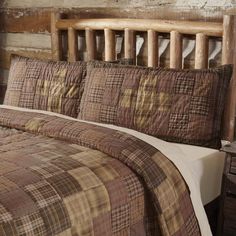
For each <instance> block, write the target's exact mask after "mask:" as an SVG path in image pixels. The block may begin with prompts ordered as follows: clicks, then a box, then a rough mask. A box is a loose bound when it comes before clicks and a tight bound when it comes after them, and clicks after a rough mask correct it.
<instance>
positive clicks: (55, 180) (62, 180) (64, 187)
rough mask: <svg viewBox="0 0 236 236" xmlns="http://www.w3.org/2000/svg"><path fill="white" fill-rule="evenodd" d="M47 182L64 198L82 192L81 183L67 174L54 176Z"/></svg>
mask: <svg viewBox="0 0 236 236" xmlns="http://www.w3.org/2000/svg"><path fill="white" fill-rule="evenodd" d="M47 181H48V182H49V183H50V184H51V185H52V186H53V188H54V189H56V191H57V193H58V194H59V195H60V196H61V197H62V198H64V197H67V196H69V195H72V194H73V193H77V192H79V191H81V190H82V189H81V186H80V185H79V183H78V182H77V181H76V180H75V179H74V177H72V176H71V175H70V174H68V173H67V172H64V173H61V174H58V175H54V176H52V177H50V178H48V179H47Z"/></svg>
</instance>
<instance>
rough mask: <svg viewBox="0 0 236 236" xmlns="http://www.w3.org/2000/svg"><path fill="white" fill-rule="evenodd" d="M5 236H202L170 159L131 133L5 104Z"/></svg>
mask: <svg viewBox="0 0 236 236" xmlns="http://www.w3.org/2000/svg"><path fill="white" fill-rule="evenodd" d="M0 163H1V165H0V235H7V236H8V235H17V236H19V235H35V236H38V235H60V236H64V235H65V236H67V235H78V236H113V235H114V236H128V235H129V236H145V235H155V236H158V235H168V236H171V235H173V236H187V235H189V236H190V235H191V236H193V235H200V229H199V225H198V222H197V219H196V216H195V213H194V210H193V206H192V203H191V200H190V196H189V191H188V187H187V186H186V183H185V182H184V180H183V178H182V176H181V174H180V173H179V171H178V170H177V168H176V167H175V166H174V165H173V163H172V162H171V161H169V159H168V158H166V157H165V156H164V155H163V154H162V153H161V152H160V151H158V150H157V149H155V148H154V147H153V146H151V145H149V144H147V143H145V142H143V141H141V140H139V139H137V138H135V137H133V136H131V135H128V134H126V133H123V132H120V131H116V130H111V129H108V128H103V127H99V126H96V125H92V124H87V123H84V122H79V121H73V120H67V119H64V118H60V117H56V116H49V115H46V114H39V113H36V112H27V113H26V112H22V111H16V110H10V109H4V108H0Z"/></svg>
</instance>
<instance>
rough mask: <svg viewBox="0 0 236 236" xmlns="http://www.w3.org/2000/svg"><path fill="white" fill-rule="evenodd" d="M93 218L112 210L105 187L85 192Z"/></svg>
mask: <svg viewBox="0 0 236 236" xmlns="http://www.w3.org/2000/svg"><path fill="white" fill-rule="evenodd" d="M85 194H86V198H87V200H88V203H89V207H90V210H91V215H92V217H97V216H99V215H101V214H104V213H107V212H108V211H110V210H111V206H110V199H109V195H108V192H107V190H106V188H105V187H104V186H98V187H95V188H92V189H89V190H87V191H85Z"/></svg>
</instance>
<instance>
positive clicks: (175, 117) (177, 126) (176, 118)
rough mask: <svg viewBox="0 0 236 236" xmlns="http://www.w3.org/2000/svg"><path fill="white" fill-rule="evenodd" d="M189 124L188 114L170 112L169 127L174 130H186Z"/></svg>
mask: <svg viewBox="0 0 236 236" xmlns="http://www.w3.org/2000/svg"><path fill="white" fill-rule="evenodd" d="M188 126H189V115H187V114H178V113H172V114H171V115H170V122H169V129H170V130H176V131H182V132H183V131H187V130H188Z"/></svg>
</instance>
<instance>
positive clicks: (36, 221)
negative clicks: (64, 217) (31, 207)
mask: <svg viewBox="0 0 236 236" xmlns="http://www.w3.org/2000/svg"><path fill="white" fill-rule="evenodd" d="M15 227H16V230H17V233H18V235H22V236H23V235H43V234H46V232H47V231H46V229H45V227H44V222H43V219H42V218H41V217H40V215H39V213H38V212H37V213H33V214H30V215H26V216H22V217H21V218H19V219H17V220H16V221H15Z"/></svg>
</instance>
